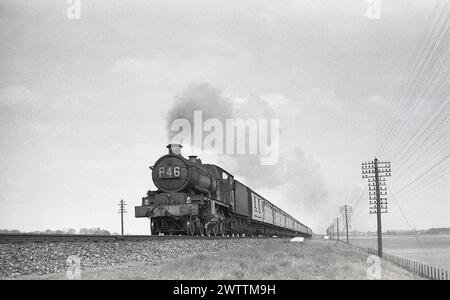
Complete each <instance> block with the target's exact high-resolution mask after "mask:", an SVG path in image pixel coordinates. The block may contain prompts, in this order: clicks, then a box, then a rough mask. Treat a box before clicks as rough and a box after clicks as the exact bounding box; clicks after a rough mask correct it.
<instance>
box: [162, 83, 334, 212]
mask: <svg viewBox="0 0 450 300" xmlns="http://www.w3.org/2000/svg"><path fill="white" fill-rule="evenodd" d="M195 110H201V111H202V112H203V120H206V119H208V118H215V119H219V120H221V121H222V122H223V124H224V123H225V120H226V119H229V118H234V119H237V118H241V119H244V120H246V119H248V118H253V119H260V118H267V119H270V118H277V115H276V113H275V112H274V111H273V110H272V109H271V108H270V106H269V105H268V103H267V102H266V101H265V100H264V99H261V98H260V97H255V96H253V97H250V98H249V99H247V100H246V101H243V102H242V103H241V102H237V103H236V102H235V101H233V100H232V99H230V98H227V97H226V96H224V95H223V94H222V92H221V90H219V89H217V88H214V87H212V86H211V85H209V84H207V83H199V84H191V85H190V86H189V87H188V88H186V89H185V90H184V91H182V93H181V94H179V95H178V96H177V97H176V99H175V103H174V105H173V107H172V108H171V109H170V110H169V112H168V117H167V132H168V137H169V139H170V138H172V137H173V136H174V135H175V134H176V132H171V131H170V124H171V123H172V121H174V120H175V119H178V118H184V119H187V120H189V121H190V122H191V124H193V119H194V111H195ZM281 119H282V118H281ZM280 130H281V129H280ZM281 140H282V139H281V137H280V160H279V162H278V163H277V164H275V165H268V166H266V165H261V163H260V157H259V156H258V155H219V157H218V164H219V165H220V166H221V167H223V168H224V169H226V170H227V171H229V172H230V173H232V174H234V175H235V177H236V179H238V180H240V181H242V182H244V183H245V184H247V185H249V186H250V187H252V188H254V189H256V190H257V189H261V188H265V189H275V188H276V189H280V191H283V192H284V193H283V194H285V195H286V197H287V198H288V199H283V202H285V204H286V206H289V207H291V208H292V209H295V210H305V208H312V209H317V208H319V207H320V206H321V205H322V204H323V203H325V200H326V198H327V192H326V190H325V189H324V186H325V184H324V180H323V178H322V176H321V174H320V171H319V168H318V166H317V165H316V163H315V162H314V161H313V160H312V159H310V158H307V156H306V155H305V153H304V152H303V151H302V150H301V149H300V148H290V147H289V146H291V145H287V147H283V145H282V142H281Z"/></svg>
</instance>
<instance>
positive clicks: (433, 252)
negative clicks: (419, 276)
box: [351, 234, 450, 270]
mask: <svg viewBox="0 0 450 300" xmlns="http://www.w3.org/2000/svg"><path fill="white" fill-rule="evenodd" d="M351 243H353V244H356V245H360V246H363V247H371V248H374V249H376V248H377V238H376V237H375V236H372V237H353V238H351ZM383 249H384V252H385V253H389V254H393V255H396V256H399V257H404V258H409V259H413V260H416V261H419V262H422V263H425V264H429V265H433V266H435V267H438V268H444V269H447V270H450V235H444V234H436V235H421V236H413V235H391V236H390V235H384V236H383Z"/></svg>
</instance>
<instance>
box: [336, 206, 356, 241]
mask: <svg viewBox="0 0 450 300" xmlns="http://www.w3.org/2000/svg"><path fill="white" fill-rule="evenodd" d="M339 211H340V212H341V214H342V217H343V219H344V222H345V231H346V236H347V244H348V243H349V240H348V227H349V226H348V224H349V218H350V216H351V214H352V213H353V208H352V207H351V206H349V205H347V204H345V205H344V206H341V207H340V209H339Z"/></svg>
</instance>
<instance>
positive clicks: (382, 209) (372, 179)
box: [361, 157, 391, 257]
mask: <svg viewBox="0 0 450 300" xmlns="http://www.w3.org/2000/svg"><path fill="white" fill-rule="evenodd" d="M361 165H362V178H367V180H368V184H369V203H370V206H369V212H370V214H377V235H378V256H379V257H383V237H382V235H383V232H382V228H381V214H382V213H387V212H388V211H387V210H388V207H387V187H386V177H390V176H391V162H389V161H379V160H378V159H377V158H376V157H375V159H374V160H373V161H369V162H363V163H362V164H361Z"/></svg>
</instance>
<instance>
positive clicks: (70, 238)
mask: <svg viewBox="0 0 450 300" xmlns="http://www.w3.org/2000/svg"><path fill="white" fill-rule="evenodd" d="M219 238H224V237H218V236H216V237H214V236H189V235H81V234H30V233H23V234H15V233H13V234H11V233H0V243H25V242H117V241H130V242H132V241H135V242H138V241H149V240H167V239H219ZM228 238H232V237H228ZM233 238H237V237H233ZM240 238H242V237H240Z"/></svg>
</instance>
